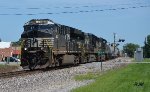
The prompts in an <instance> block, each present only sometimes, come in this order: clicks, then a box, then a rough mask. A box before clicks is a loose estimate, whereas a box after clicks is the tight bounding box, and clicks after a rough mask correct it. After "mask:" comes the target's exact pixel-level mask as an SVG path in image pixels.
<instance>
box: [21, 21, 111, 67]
mask: <svg viewBox="0 0 150 92" xmlns="http://www.w3.org/2000/svg"><path fill="white" fill-rule="evenodd" d="M21 39H22V45H21V66H22V67H23V69H30V70H33V69H39V68H40V69H41V68H47V67H55V66H62V65H67V64H74V65H78V64H80V63H86V62H92V61H102V60H105V59H107V58H108V57H109V53H108V52H107V51H106V50H107V49H106V47H107V44H106V43H107V40H105V39H103V38H101V37H97V36H95V35H94V34H91V33H85V32H83V31H81V30H79V29H76V28H73V27H69V26H66V25H61V24H58V23H55V22H53V21H52V20H50V19H32V20H30V21H28V22H27V23H25V24H24V31H23V33H22V34H21ZM106 52H107V53H106Z"/></svg>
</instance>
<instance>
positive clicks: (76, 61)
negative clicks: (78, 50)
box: [74, 57, 79, 65]
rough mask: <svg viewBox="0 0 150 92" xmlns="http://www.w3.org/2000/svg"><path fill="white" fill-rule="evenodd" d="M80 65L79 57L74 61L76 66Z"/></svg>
mask: <svg viewBox="0 0 150 92" xmlns="http://www.w3.org/2000/svg"><path fill="white" fill-rule="evenodd" d="M78 64H79V57H76V58H75V60H74V65H78Z"/></svg>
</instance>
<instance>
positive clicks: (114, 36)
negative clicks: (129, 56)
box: [113, 33, 116, 57]
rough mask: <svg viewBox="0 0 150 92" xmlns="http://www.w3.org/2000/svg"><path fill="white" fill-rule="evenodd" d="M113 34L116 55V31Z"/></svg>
mask: <svg viewBox="0 0 150 92" xmlns="http://www.w3.org/2000/svg"><path fill="white" fill-rule="evenodd" d="M113 34H114V57H115V52H116V51H115V49H116V48H115V47H116V41H115V40H116V33H113Z"/></svg>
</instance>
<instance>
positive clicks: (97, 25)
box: [0, 0, 150, 46]
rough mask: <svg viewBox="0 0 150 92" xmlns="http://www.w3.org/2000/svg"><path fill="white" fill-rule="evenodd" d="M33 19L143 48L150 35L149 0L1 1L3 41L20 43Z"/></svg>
mask: <svg viewBox="0 0 150 92" xmlns="http://www.w3.org/2000/svg"><path fill="white" fill-rule="evenodd" d="M31 19H51V20H53V21H54V22H56V23H59V24H63V25H67V26H71V27H74V28H77V29H80V30H82V31H83V32H87V33H93V34H94V35H96V36H98V37H103V38H105V39H106V40H107V41H108V42H110V43H112V42H113V33H116V41H117V40H119V38H121V39H125V42H124V43H120V46H123V45H124V44H126V43H135V44H139V45H140V46H143V45H144V39H145V37H146V36H147V35H149V34H150V0H0V38H1V39H2V41H7V42H10V41H18V40H19V38H20V36H21V33H22V32H23V25H24V24H25V23H26V22H27V21H29V20H31Z"/></svg>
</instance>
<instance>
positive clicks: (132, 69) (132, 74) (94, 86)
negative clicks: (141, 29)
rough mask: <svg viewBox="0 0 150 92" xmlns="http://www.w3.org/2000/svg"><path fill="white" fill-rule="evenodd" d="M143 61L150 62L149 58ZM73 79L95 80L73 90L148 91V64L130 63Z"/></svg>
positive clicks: (149, 74)
mask: <svg viewBox="0 0 150 92" xmlns="http://www.w3.org/2000/svg"><path fill="white" fill-rule="evenodd" d="M144 62H150V59H146V60H144ZM75 79H76V80H80V81H81V80H85V79H95V82H93V83H91V84H89V85H87V86H83V87H80V88H77V89H74V90H72V91H73V92H150V64H130V65H128V66H126V67H124V68H120V69H118V70H111V71H108V72H107V73H105V74H103V75H100V74H92V73H88V74H86V75H81V76H76V77H75Z"/></svg>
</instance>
